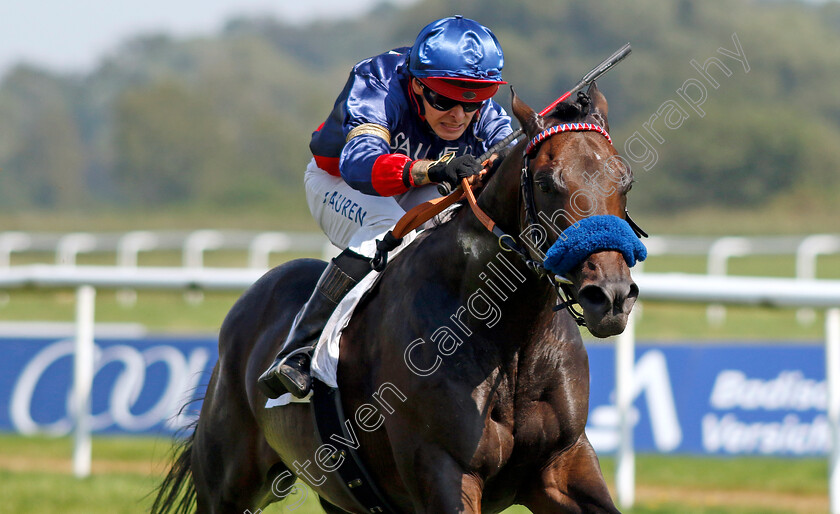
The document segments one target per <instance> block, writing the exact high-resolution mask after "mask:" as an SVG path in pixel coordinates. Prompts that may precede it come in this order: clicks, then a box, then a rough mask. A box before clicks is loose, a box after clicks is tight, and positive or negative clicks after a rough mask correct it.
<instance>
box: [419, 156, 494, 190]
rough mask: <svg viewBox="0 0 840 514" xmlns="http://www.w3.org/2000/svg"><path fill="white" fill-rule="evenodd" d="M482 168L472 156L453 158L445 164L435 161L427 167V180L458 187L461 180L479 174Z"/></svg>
mask: <svg viewBox="0 0 840 514" xmlns="http://www.w3.org/2000/svg"><path fill="white" fill-rule="evenodd" d="M482 169H483V167H482V166H481V163H480V162H478V161H477V160H476V159H475V157H473V156H472V155H462V156H460V157H454V158H452V159H449V161H447V162H441V161H436V162H435V163H433V164H432V165H431V166H429V170H428V172H427V173H428V174H429V180H430V181H432V182H435V183H437V184H440V183H442V182H446V183H448V184H450V185H451V186H452V187H458V186H459V185H460V184H461V179H462V178H469V177H471V176H473V175H478V174H479V173H481V170H482Z"/></svg>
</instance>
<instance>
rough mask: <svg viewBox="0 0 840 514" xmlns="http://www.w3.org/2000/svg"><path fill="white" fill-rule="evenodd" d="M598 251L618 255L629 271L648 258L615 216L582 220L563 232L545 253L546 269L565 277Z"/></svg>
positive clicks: (624, 224)
mask: <svg viewBox="0 0 840 514" xmlns="http://www.w3.org/2000/svg"><path fill="white" fill-rule="evenodd" d="M601 250H615V251H618V252H621V254H622V255H623V256H624V260H625V261H626V262H627V265H628V266H630V267H631V268H632V267H633V266H634V265H635V264H636V262H641V261H643V260H645V258H646V257H647V248H645V245H643V244H642V242H641V241H639V238H638V237H636V234H635V233H634V232H633V229H632V228H630V225H628V224H627V222H626V221H624V220H623V219H621V218H619V217H618V216H612V215H602V216H590V217H589V218H583V219H582V220H580V221H579V222H577V223H576V224H575V225H572V226H571V227H569V228H567V229H566V230H564V231H563V233H562V234H561V235H560V237H559V238H558V239H557V241H555V242H554V244H553V245H551V248H549V249H548V252H546V254H545V262H544V263H543V265H544V266H545V268H546V269H547V270H549V271H551V272H552V273H554V274H555V275H558V276H561V277H562V276H565V275H566V274H567V273H569V272H570V271H571V270H572V269H574V267H575V266H577V265H578V264H580V263H581V262H583V260H584V259H586V258H587V257H588V256H590V255H592V254H593V253H595V252H598V251H601Z"/></svg>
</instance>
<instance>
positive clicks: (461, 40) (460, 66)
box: [408, 15, 506, 97]
mask: <svg viewBox="0 0 840 514" xmlns="http://www.w3.org/2000/svg"><path fill="white" fill-rule="evenodd" d="M504 64H505V57H504V54H503V53H502V47H501V45H499V41H498V40H497V39H496V36H494V35H493V33H492V32H490V29H488V28H487V27H485V26H484V25H481V24H480V23H478V22H476V21H473V20H471V19H469V18H464V17H463V16H460V15H458V16H452V17H449V18H443V19H441V20H437V21H434V22H432V23H430V24H428V25H426V26H425V27H424V28H423V30H421V31H420V34H418V36H417V39H416V40H415V41H414V45H413V46H412V47H411V52H410V53H409V58H408V70H409V72H410V73H411V74H412V75H414V76H415V77H417V78H418V79H420V80H421V82H423V83H426V84H435V85H437V86H440V85H441V84H443V80H442V79H447V82H446V83H447V84H450V87H449V88H447V87H444V89H447V90H444V91H439V92H440V93H443V94H444V95H446V96H450V97H453V96H456V95H455V93H457V92H456V91H448V89H450V88H451V84H452V83H453V80H454V81H457V82H456V83H459V82H462V81H463V82H465V83H464V84H463V85H465V86H469V85H470V84H469V83H483V85H485V86H489V85H493V84H495V85H496V87H493V88H487V89H489V90H492V91H493V93H495V90H496V89H498V84H505V83H506V82H505V81H504V80H502V67H503V66H504ZM433 89H436V90H437V89H439V88H436V87H433ZM458 89H460V88H458ZM488 93H489V91H488ZM482 96H484V95H482ZM489 96H492V94H491V95H489Z"/></svg>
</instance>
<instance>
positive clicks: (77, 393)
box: [73, 286, 96, 478]
mask: <svg viewBox="0 0 840 514" xmlns="http://www.w3.org/2000/svg"><path fill="white" fill-rule="evenodd" d="M95 303H96V289H94V288H93V287H92V286H80V287H79V288H78V289H77V290H76V345H75V346H76V348H75V350H76V351H75V353H74V358H73V418H74V422H75V423H74V442H73V474H74V475H75V476H76V478H85V477H87V476H89V475H90V465H91V436H90V432H91V413H90V393H91V389H92V386H93V372H94V359H95V356H94V342H93V325H94V307H95Z"/></svg>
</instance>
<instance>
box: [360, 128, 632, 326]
mask: <svg viewBox="0 0 840 514" xmlns="http://www.w3.org/2000/svg"><path fill="white" fill-rule="evenodd" d="M564 132H596V133H598V134H601V135H602V136H604V138H606V139H607V141H608V142H609V143H610V144H612V138H610V135H609V133H607V131H606V130H605V129H604V128H603V127H601V126H600V125H596V124H594V123H562V124H559V125H554V126H552V127H549V128H547V129H544V130H543V131H541V132H540V133H539V134H537V135H536V136H534V137H533V138H532V139H531V140H530V141H529V142H528V144H527V145H526V147H525V150H524V152H523V155H522V171H521V176H520V181H519V184H520V188H519V195H518V198H519V200H518V201H519V204H520V205H521V207H520V212H521V211H522V209H524V215H525V222H526V223H527V224H528V227H532V230H534V231H536V230H537V228H536V227H538V226H540V225H539V224H538V217H537V208H536V202H535V201H534V185H533V183H534V180H533V176H532V174H531V171H530V165H531V158H532V157H533V156H534V155H536V152H537V150H538V149H539V146H540V145H541V144H542V143H543V142H544V141H545V140H547V139H548V138H549V137H551V136H553V135H556V134H560V133H564ZM464 197H466V198H467V201H468V203H469V205H470V207H471V209H472V211H473V213H474V214H475V216H476V218H477V219H478V220H479V221H480V222H481V224H482V225H484V227H485V228H486V229H487V230H489V231H490V232H492V233H493V235H495V236H496V238H497V239H498V242H499V247H500V248H501V249H502V250H503V251H505V252H511V253H514V254H515V255H517V256H518V257H519V258H520V259H521V260H522V262H523V263H524V264H525V266H526V267H527V268H528V269H530V270H531V271H532V272H533V273H534V274H535V275H536V276H537V277H538V278H540V279H543V278H545V279H546V280H548V282H549V283H550V284H551V287H552V289H554V290H555V292H556V293H557V297H558V304H557V305H556V306H555V307H554V310H555V311H559V310H562V309H566V311H567V312H568V313H569V315H571V317H572V319H574V320H575V322H576V323H577V324H578V325H580V326H584V327H585V326H586V321H585V320H584V317H583V314H581V313H580V312H579V311H578V310H576V309H575V308H574V305H575V304H577V303H578V302H577V300H575V299H574V294H573V291H572V290H571V288H570V287H569V286H570V285H571V284H572V281H571V280H569V279H568V278H566V277H562V276H558V275H556V274H554V273H552V272H551V271H549V270H548V269H546V267H545V266H544V260H543V258H542V257H540V256H538V255H537V256H535V255H532V253H531V251H530V250H528V249H526V247H528V246H529V245H525V247H523V245H522V244H520V242H519V241H518V240H517V238H516V237H514V236H512V235H510V234H508V233H506V232H505V231H504V230H502V229H501V228H500V227H499V226H498V225H497V224H496V222H495V221H493V219H492V218H490V216H488V215H487V213H485V212H484V211H483V210H482V209H481V208H480V207H479V206H478V203H477V201H476V198H475V195H474V193H473V186H471V185H470V184H469V182H468V181H467V179H462V181H461V186H460V187H459V189H457V190H455V191H454V192H452V193H451V194H450V195H448V196H446V197H443V198H440V199H437V201H432V202H427V204H424V205H420V206H418V207H415V209H412V210H411V211H409V212H408V213H406V215H405V216H404V217H403V219H401V220H400V222H399V223H397V226H396V227H395V228H394V229H393V230H392V231H390V232H388V233H387V234H385V236H384V237H383V238H382V240H378V241H377V252H376V256H375V257H374V259H373V261H372V263H371V265H372V266H373V268H374V269H375V270H377V271H382V270H383V269H384V268H385V265H386V263H387V260H388V252H389V251H391V250H393V249H394V248H396V247H397V246H399V244H400V243H401V242H402V237H403V235H405V234H406V233H408V232H409V231H410V230H413V229H414V228H417V227H418V226H419V225H420V224H422V222H425V221H426V220H428V219H430V218H431V217H432V216H434V214H437V213H438V212H440V211H442V210H443V209H444V208H446V207H448V206H449V205H452V204H453V203H455V202H457V201H459V200H461V199H462V198H464ZM432 212H433V214H430V213H432ZM624 212H625V220H626V221H627V223H628V224H629V225H630V227H631V228H632V230H633V232H634V233H635V234H636V236H637V237H642V236H644V237H647V233H645V232H644V230H642V229H641V228H640V227H639V226H638V225H637V224H636V223H635V222H633V220H632V219H630V214H629V213H628V212H627V211H626V210H625V211H624ZM421 220H422V221H421ZM522 232H524V231H522ZM520 233H521V232H520ZM534 235H535V234H533V233H532V236H534ZM533 240H534V241H537V239H533ZM535 250H539V252H541V253H542V255H545V254H546V253H545V241H542V242H541V243H540V247H539V248H537V249H535Z"/></svg>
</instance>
